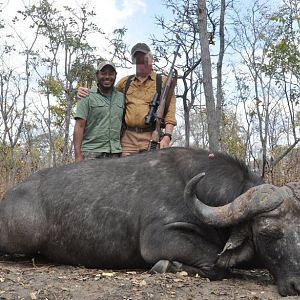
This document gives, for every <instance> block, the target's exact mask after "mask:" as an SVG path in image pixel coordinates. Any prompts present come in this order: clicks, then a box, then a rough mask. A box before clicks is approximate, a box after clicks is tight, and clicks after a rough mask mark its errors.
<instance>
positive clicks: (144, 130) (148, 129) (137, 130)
mask: <svg viewBox="0 0 300 300" xmlns="http://www.w3.org/2000/svg"><path fill="white" fill-rule="evenodd" d="M126 129H127V130H129V131H134V132H138V133H141V132H152V131H153V130H154V129H153V128H151V127H145V128H141V127H128V126H127V127H126Z"/></svg>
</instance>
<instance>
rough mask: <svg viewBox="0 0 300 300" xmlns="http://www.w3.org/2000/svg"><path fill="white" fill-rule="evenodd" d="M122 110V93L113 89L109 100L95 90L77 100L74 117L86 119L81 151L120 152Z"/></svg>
mask: <svg viewBox="0 0 300 300" xmlns="http://www.w3.org/2000/svg"><path fill="white" fill-rule="evenodd" d="M123 110H124V95H123V94H122V93H120V92H119V91H116V90H114V91H113V93H112V98H111V100H109V99H108V98H107V97H105V96H104V95H102V94H100V93H98V92H97V90H90V91H89V95H88V96H87V97H85V98H82V99H80V100H79V101H78V102H77V109H76V114H75V119H76V118H80V119H83V120H86V126H85V129H84V133H83V141H82V145H81V151H83V152H93V153H100V152H108V153H120V152H122V148H121V143H120V130H121V126H122V119H123Z"/></svg>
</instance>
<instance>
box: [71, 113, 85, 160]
mask: <svg viewBox="0 0 300 300" xmlns="http://www.w3.org/2000/svg"><path fill="white" fill-rule="evenodd" d="M85 124H86V120H84V119H80V118H77V119H76V123H75V127H74V132H73V143H74V152H75V162H80V161H81V160H83V156H82V153H81V144H82V140H83V133H84V128H85Z"/></svg>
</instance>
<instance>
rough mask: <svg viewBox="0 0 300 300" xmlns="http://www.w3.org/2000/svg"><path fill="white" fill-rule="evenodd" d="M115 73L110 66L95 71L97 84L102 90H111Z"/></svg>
mask: <svg viewBox="0 0 300 300" xmlns="http://www.w3.org/2000/svg"><path fill="white" fill-rule="evenodd" d="M116 76H117V73H116V71H115V70H114V68H113V67H112V66H109V65H107V66H105V67H104V68H103V69H102V70H100V71H98V73H97V82H98V86H99V88H100V89H101V90H102V91H108V90H112V88H113V86H114V84H115V81H116Z"/></svg>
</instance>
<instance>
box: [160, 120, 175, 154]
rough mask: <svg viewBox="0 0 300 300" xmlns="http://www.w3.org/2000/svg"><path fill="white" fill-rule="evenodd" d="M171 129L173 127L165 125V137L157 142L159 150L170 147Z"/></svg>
mask: <svg viewBox="0 0 300 300" xmlns="http://www.w3.org/2000/svg"><path fill="white" fill-rule="evenodd" d="M173 129H174V125H172V124H166V129H165V134H166V135H164V136H163V138H162V139H161V140H160V142H159V148H160V149H163V148H168V147H170V142H171V136H172V133H173ZM168 134H170V135H171V136H169V135H168Z"/></svg>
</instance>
